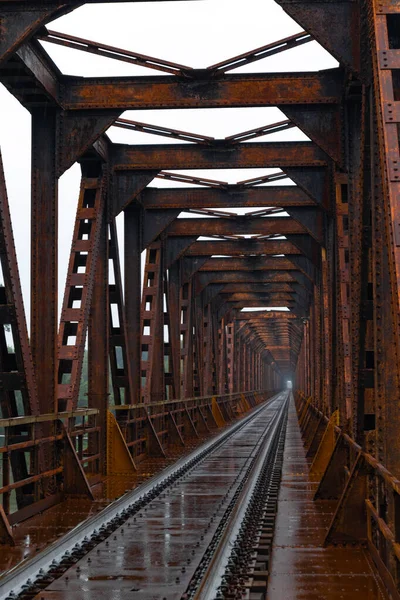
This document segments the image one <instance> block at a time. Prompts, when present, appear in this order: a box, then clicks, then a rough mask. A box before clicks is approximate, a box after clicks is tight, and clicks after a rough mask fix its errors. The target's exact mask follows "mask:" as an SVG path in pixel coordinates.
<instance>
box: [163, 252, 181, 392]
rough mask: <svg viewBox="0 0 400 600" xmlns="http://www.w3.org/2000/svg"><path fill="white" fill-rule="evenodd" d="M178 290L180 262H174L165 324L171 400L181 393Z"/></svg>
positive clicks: (170, 272)
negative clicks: (167, 341)
mask: <svg viewBox="0 0 400 600" xmlns="http://www.w3.org/2000/svg"><path fill="white" fill-rule="evenodd" d="M180 288H181V275H180V262H179V261H176V262H175V263H174V264H173V265H172V266H171V267H170V269H169V270H168V282H167V284H166V290H167V293H166V296H167V311H168V314H167V323H166V324H167V325H168V333H169V372H170V375H171V382H170V383H171V384H172V389H173V392H172V396H173V398H179V397H180V393H181V342H180V320H181V314H180V310H179V300H180Z"/></svg>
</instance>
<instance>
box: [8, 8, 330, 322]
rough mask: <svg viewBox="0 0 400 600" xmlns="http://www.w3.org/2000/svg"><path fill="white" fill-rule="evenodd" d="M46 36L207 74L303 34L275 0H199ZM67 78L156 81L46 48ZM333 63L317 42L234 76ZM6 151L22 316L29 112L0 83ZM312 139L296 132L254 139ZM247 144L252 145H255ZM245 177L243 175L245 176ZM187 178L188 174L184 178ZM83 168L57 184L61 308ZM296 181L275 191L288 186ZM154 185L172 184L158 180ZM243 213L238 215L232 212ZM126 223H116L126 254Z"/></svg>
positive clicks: (218, 118)
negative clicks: (233, 59)
mask: <svg viewBox="0 0 400 600" xmlns="http://www.w3.org/2000/svg"><path fill="white" fill-rule="evenodd" d="M48 28H49V29H53V30H56V31H61V32H63V33H69V34H71V35H76V36H81V37H84V38H86V39H92V40H95V41H99V42H103V43H105V44H109V45H114V46H118V47H120V48H124V49H127V50H132V51H136V52H140V53H142V54H148V55H151V56H154V57H157V58H164V59H166V60H169V61H173V62H178V63H182V64H185V65H188V66H191V67H196V68H203V67H207V66H209V65H211V64H214V63H216V62H219V61H222V60H224V59H227V58H230V57H232V56H235V55H237V54H240V53H243V52H246V51H248V50H252V49H255V48H258V47H260V46H264V45H265V44H268V43H271V42H274V41H277V40H279V39H281V38H283V37H286V36H289V35H292V34H294V33H298V32H299V31H301V28H300V27H299V25H297V24H296V23H295V22H294V21H293V20H292V19H291V18H290V17H289V16H288V15H286V14H285V13H284V12H283V10H282V9H281V8H280V7H279V6H278V5H277V4H275V2H273V0H246V2H239V0H201V1H197V2H157V3H156V2H143V3H142V2H137V3H133V2H132V3H115V2H113V3H111V4H109V5H107V4H90V5H86V6H83V7H81V8H79V9H77V10H75V11H74V12H73V13H71V14H69V15H66V16H64V17H62V18H60V19H58V20H56V21H54V22H53V23H52V24H51V25H49V26H48ZM44 47H45V48H46V50H47V51H48V52H49V54H50V55H51V57H52V58H53V59H54V60H55V62H56V64H57V65H58V66H59V68H60V69H61V70H62V72H64V73H66V74H71V75H85V76H116V75H121V76H122V75H148V74H149V75H157V74H160V75H162V73H158V72H157V71H154V70H149V69H145V68H140V67H136V66H133V65H130V64H127V63H124V62H118V61H113V60H110V59H106V58H101V57H96V56H93V55H90V54H86V53H83V52H79V51H77V50H72V49H69V48H63V47H60V46H55V45H52V44H48V43H44ZM336 66H337V62H336V61H335V60H334V59H333V58H332V57H331V56H330V55H329V54H328V53H327V52H326V51H325V50H323V49H322V48H321V47H320V46H319V45H318V44H317V43H316V42H311V43H308V44H305V45H303V46H300V47H299V48H297V49H293V50H289V51H287V52H283V53H281V54H277V55H275V56H272V57H271V58H268V59H264V60H261V61H258V62H255V63H253V64H250V65H248V66H246V67H241V68H240V69H236V70H235V71H232V73H240V72H242V73H244V72H249V73H255V72H274V71H275V72H283V71H317V70H321V69H328V68H334V67H336ZM0 106H1V111H0V147H1V151H2V155H3V163H4V170H5V175H6V182H7V188H8V196H9V201H10V208H11V215H12V219H13V228H14V236H15V241H16V249H17V256H18V261H19V268H20V276H21V283H22V288H23V294H24V300H25V310H26V313H27V319H28V326H29V309H30V291H29V285H30V160H31V152H30V121H31V119H30V115H29V113H28V112H27V111H26V110H25V109H24V108H22V107H21V106H20V105H19V103H18V102H17V101H16V100H15V99H14V98H13V97H12V96H11V95H10V94H9V93H8V92H7V91H6V90H5V88H4V87H2V86H1V85H0ZM123 116H124V117H125V118H129V119H132V120H137V121H141V122H145V123H151V124H156V125H163V126H169V127H172V128H174V129H181V130H187V131H191V132H194V133H201V134H205V135H209V136H212V137H216V138H220V137H225V136H228V135H232V134H234V133H239V132H242V131H246V130H248V129H252V128H255V127H260V126H263V125H267V124H269V123H274V122H276V121H280V120H283V119H285V116H284V115H283V114H282V113H281V112H280V111H279V110H278V109H277V108H271V107H266V108H239V109H198V110H165V111H160V110H155V111H150V110H149V111H127V112H126V113H124V115H123ZM109 135H110V137H111V139H112V140H113V141H115V142H120V143H128V144H129V143H131V144H142V143H157V144H162V143H173V142H174V141H173V140H167V139H166V138H163V137H159V136H152V135H148V134H141V133H138V132H132V131H126V130H123V129H119V128H116V127H113V128H111V129H110V130H109ZM266 139H268V141H278V140H279V141H281V140H282V141H291V140H306V139H307V138H306V137H305V136H304V134H303V133H302V132H300V131H299V130H298V129H296V128H293V129H290V130H288V131H286V132H282V133H278V134H273V135H271V136H268V138H258V139H255V140H254V142H257V141H264V140H266ZM250 143H251V142H250ZM240 171H241V172H240ZM276 171H277V169H262V170H261V169H244V170H238V169H234V170H231V171H229V170H226V171H213V170H202V171H191V172H190V173H192V174H193V175H201V176H204V177H208V178H212V179H219V180H223V181H228V182H230V183H234V182H237V181H240V180H242V179H249V178H251V177H257V176H259V175H260V174H261V175H265V174H267V173H271V172H276ZM187 173H189V172H187ZM79 180H80V169H79V167H78V165H74V166H73V167H72V168H71V169H69V171H68V172H67V173H65V174H64V175H63V176H62V177H61V179H60V182H59V302H60V304H61V302H62V298H63V290H64V285H65V278H66V269H67V265H68V258H69V251H70V246H71V236H72V229H73V223H74V217H75V210H76V203H77V199H78V191H79ZM290 184H291V182H290V180H283V181H279V185H290ZM151 185H152V186H153V185H156V186H157V187H162V186H165V185H167V186H171V183H168V182H166V181H162V180H155V181H154V182H153V183H152V184H151ZM172 185H174V186H175V185H176V186H178V185H179V184H177V183H174V184H172ZM235 210H238V209H235ZM122 225H123V216H122V215H121V216H120V217H119V218H118V226H119V227H118V228H119V234H120V240H119V243H120V249H121V248H123V237H122Z"/></svg>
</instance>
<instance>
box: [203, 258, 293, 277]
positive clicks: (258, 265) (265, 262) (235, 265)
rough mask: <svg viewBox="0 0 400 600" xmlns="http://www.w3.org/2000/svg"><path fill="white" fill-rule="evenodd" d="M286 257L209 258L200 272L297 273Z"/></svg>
mask: <svg viewBox="0 0 400 600" xmlns="http://www.w3.org/2000/svg"><path fill="white" fill-rule="evenodd" d="M297 270H298V269H297V268H296V267H295V266H294V264H293V262H292V261H291V260H289V259H287V258H286V257H276V258H271V257H266V258H264V257H262V256H252V257H244V258H210V259H209V260H208V261H207V262H206V263H205V264H204V265H203V266H202V267H200V272H202V273H204V272H206V271H297Z"/></svg>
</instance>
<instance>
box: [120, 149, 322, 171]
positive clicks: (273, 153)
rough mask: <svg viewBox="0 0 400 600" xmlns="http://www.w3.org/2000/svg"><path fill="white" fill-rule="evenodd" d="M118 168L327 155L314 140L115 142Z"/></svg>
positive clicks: (245, 163) (260, 163)
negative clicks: (232, 143)
mask: <svg viewBox="0 0 400 600" xmlns="http://www.w3.org/2000/svg"><path fill="white" fill-rule="evenodd" d="M111 148H112V156H111V161H112V165H113V167H114V169H116V170H123V171H124V170H129V169H133V170H135V169H139V170H140V169H141V170H144V169H158V170H161V169H237V168H242V169H244V168H267V167H281V168H282V169H284V168H285V167H302V166H309V167H323V166H325V165H326V164H327V162H328V157H327V155H326V154H325V153H324V152H323V151H322V150H320V149H319V148H318V146H316V145H315V144H313V143H312V142H269V143H268V142H264V143H261V142H257V143H251V144H238V145H236V146H234V147H231V146H229V145H227V146H226V147H224V143H222V144H221V146H220V147H219V148H218V149H217V148H213V147H208V146H200V145H198V144H184V145H183V144H162V145H143V146H130V145H125V144H113V145H112V147H111Z"/></svg>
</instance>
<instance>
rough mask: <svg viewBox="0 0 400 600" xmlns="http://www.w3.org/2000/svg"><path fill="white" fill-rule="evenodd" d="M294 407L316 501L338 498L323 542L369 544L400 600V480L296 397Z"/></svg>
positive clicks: (309, 403)
mask: <svg viewBox="0 0 400 600" xmlns="http://www.w3.org/2000/svg"><path fill="white" fill-rule="evenodd" d="M295 401H296V408H297V413H298V419H299V424H300V428H301V430H302V435H303V440H304V445H305V448H306V451H307V456H308V457H309V459H310V461H311V463H310V475H311V477H313V478H315V479H316V480H317V481H318V488H317V490H316V492H315V496H314V499H315V500H332V499H335V500H337V504H336V509H335V513H334V515H333V518H332V521H331V523H330V525H329V527H328V530H327V533H326V537H325V542H324V544H325V545H326V546H327V545H330V544H337V543H340V544H346V543H350V544H354V543H360V544H363V545H367V546H368V549H369V551H370V553H371V556H372V558H373V560H374V563H375V565H376V567H377V569H378V571H379V573H380V575H381V576H382V579H383V581H384V582H385V584H386V586H387V588H388V590H389V591H390V593H391V594H392V597H393V598H400V480H399V479H397V478H396V477H395V476H394V475H393V474H392V473H390V472H389V471H388V470H387V469H386V468H385V467H384V465H382V464H381V463H380V462H379V461H378V460H377V459H376V458H374V457H373V456H372V455H371V454H370V453H368V452H366V451H365V450H363V449H362V448H361V446H360V445H359V444H357V443H356V442H355V440H353V439H352V438H351V437H350V436H349V435H347V434H346V433H345V432H344V431H343V430H342V428H341V427H339V426H338V424H337V423H338V414H337V411H336V412H334V413H333V414H332V415H330V416H327V415H325V414H323V413H322V412H321V411H320V410H319V409H318V408H317V407H316V406H315V404H314V402H313V399H312V398H310V397H306V396H305V395H304V394H303V393H301V392H297V393H296V398H295Z"/></svg>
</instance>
